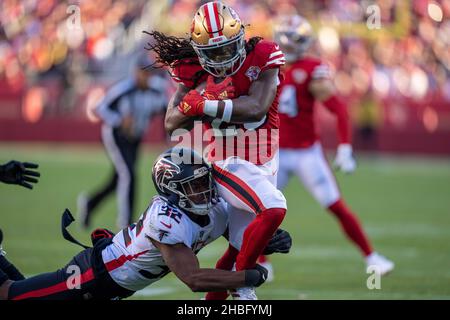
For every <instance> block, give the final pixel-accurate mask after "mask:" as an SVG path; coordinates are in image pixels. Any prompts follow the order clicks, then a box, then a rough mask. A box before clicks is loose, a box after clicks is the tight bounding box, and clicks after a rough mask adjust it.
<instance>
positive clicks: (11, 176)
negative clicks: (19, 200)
mask: <svg viewBox="0 0 450 320" xmlns="http://www.w3.org/2000/svg"><path fill="white" fill-rule="evenodd" d="M38 167H39V166H38V165H37V164H34V163H29V162H19V161H14V160H12V161H10V162H8V163H7V164H4V165H2V166H0V181H2V182H4V183H7V184H18V185H20V186H23V187H25V188H28V189H33V185H32V184H31V183H37V182H38V180H37V179H36V178H33V177H40V176H41V175H40V173H39V172H37V171H35V170H28V169H36V168H38Z"/></svg>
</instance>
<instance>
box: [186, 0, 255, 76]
mask: <svg viewBox="0 0 450 320" xmlns="http://www.w3.org/2000/svg"><path fill="white" fill-rule="evenodd" d="M191 45H192V47H193V48H194V50H195V52H196V53H197V55H198V58H199V61H200V64H201V65H202V67H203V68H204V69H205V70H206V71H208V72H209V73H210V74H212V75H213V76H215V77H226V76H231V75H233V74H235V73H236V72H237V71H238V70H239V68H240V67H241V66H242V64H243V63H244V61H245V57H246V52H245V39H244V26H243V25H242V22H241V19H240V18H239V16H238V15H237V13H236V12H235V11H234V10H233V9H232V8H231V7H229V6H227V5H226V4H224V3H222V2H220V1H213V2H208V3H205V4H204V5H202V6H201V7H200V8H199V9H198V10H197V12H196V13H195V16H194V19H193V21H192V25H191Z"/></svg>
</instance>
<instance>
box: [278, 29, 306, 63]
mask: <svg viewBox="0 0 450 320" xmlns="http://www.w3.org/2000/svg"><path fill="white" fill-rule="evenodd" d="M275 41H276V42H277V43H278V44H279V45H280V48H281V50H282V51H283V54H284V56H285V58H286V61H287V62H288V63H292V62H295V61H296V60H297V59H299V58H301V57H302V56H303V55H304V54H305V52H306V51H307V50H308V49H309V47H310V46H311V44H312V41H313V40H312V37H310V36H300V35H298V34H297V33H295V32H277V33H276V34H275Z"/></svg>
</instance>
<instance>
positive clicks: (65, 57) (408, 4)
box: [0, 0, 450, 131]
mask: <svg viewBox="0 0 450 320" xmlns="http://www.w3.org/2000/svg"><path fill="white" fill-rule="evenodd" d="M203 2H206V1H192V0H172V1H170V0H169V1H156V0H150V1H148V0H133V1H129V0H78V1H58V0H1V1H0V20H1V26H0V84H1V85H0V104H1V103H2V96H4V95H8V94H10V93H11V92H19V93H20V94H21V97H22V99H23V101H22V104H24V105H25V106H26V105H27V103H29V104H30V105H32V106H33V107H30V110H28V108H26V107H25V108H24V110H25V111H23V113H24V115H25V117H26V118H27V119H29V120H30V121H36V119H39V117H41V116H42V115H49V116H51V115H54V114H59V115H61V114H63V115H64V114H72V113H74V111H77V110H80V108H82V107H81V105H85V104H86V103H87V104H89V101H97V100H98V97H99V96H101V94H102V91H99V90H97V91H95V90H94V89H95V88H96V87H105V86H108V85H110V84H111V83H112V82H114V81H116V80H118V79H119V78H121V77H122V76H123V75H124V74H125V73H126V72H128V70H129V65H130V59H132V58H133V57H134V56H135V55H136V53H137V52H139V51H142V50H143V48H144V46H145V42H146V41H147V40H148V39H147V38H146V35H145V34H143V33H142V31H143V30H152V29H157V30H161V31H164V32H170V33H173V34H177V35H179V36H185V35H187V31H188V29H189V25H190V22H191V19H192V14H193V13H194V12H195V10H196V9H197V8H198V6H199V4H201V3H203ZM225 2H226V3H228V4H230V5H231V6H232V7H234V8H235V10H236V11H237V12H238V13H239V15H240V16H241V18H242V20H243V21H244V22H245V23H246V24H249V26H248V27H247V31H248V32H247V33H248V36H250V35H256V34H257V35H262V36H263V37H265V38H270V37H271V26H272V24H273V22H274V21H275V19H276V17H277V16H279V15H283V14H287V13H288V14H290V13H299V14H301V15H303V16H305V17H307V18H308V19H309V20H310V21H311V23H312V25H313V27H314V30H315V33H316V39H317V41H316V50H317V51H318V53H320V55H321V56H322V57H323V58H324V59H325V60H327V61H329V62H330V63H331V64H332V65H333V66H334V68H335V72H336V85H337V88H338V90H339V92H340V93H341V94H342V95H343V96H346V97H349V98H351V101H353V102H354V103H353V104H352V105H353V106H357V107H354V109H352V114H353V115H354V116H355V118H356V119H357V121H359V122H360V124H361V125H364V123H365V122H367V124H368V125H373V124H374V123H376V122H377V121H380V119H381V116H380V112H382V110H383V108H381V107H379V106H382V104H383V100H386V99H389V101H391V102H392V101H401V102H402V103H403V104H404V105H407V104H414V103H422V105H426V108H428V109H427V110H426V111H425V112H423V113H422V114H423V115H424V118H423V121H421V123H422V125H424V126H425V127H426V128H427V130H429V131H433V130H436V128H437V127H438V126H439V123H437V122H439V121H438V120H437V119H439V116H440V113H441V109H442V105H444V108H445V107H447V108H448V107H449V105H450V50H449V48H450V19H449V18H450V0H435V1H428V0H411V1H403V0H372V1H369V0H366V1H364V0H363V1H357V0H316V1H312V0H311V1H306V0H264V1H256V0H239V1H238V0H229V1H225ZM374 5H376V7H375V9H374ZM378 13H379V17H380V19H379V22H380V25H379V26H378V27H377V26H375V27H373V25H368V23H367V21H372V22H373V21H377V19H375V18H376V17H375V18H374V16H373V15H377V14H378ZM93 90H94V91H95V93H92V91H93ZM36 101H42V103H41V104H40V106H39V108H38V107H36V106H35V105H36V104H37V102H36ZM86 101H87V102H86ZM402 103H399V105H401V104H402ZM91 104H92V103H91ZM36 108H38V109H39V110H38V111H36V110H35V109H36ZM83 108H86V107H85V106H83ZM392 108H396V106H393V107H392ZM46 109H47V110H46ZM448 109H450V108H448ZM402 112H404V111H402V108H401V107H399V108H398V110H397V109H396V110H394V111H393V113H392V114H393V115H394V118H393V119H394V121H400V122H401V121H402V114H403V113H402ZM79 114H83V115H84V113H79ZM0 117H1V113H0ZM425 118H426V119H425ZM377 119H378V120H377ZM400 122H399V123H400Z"/></svg>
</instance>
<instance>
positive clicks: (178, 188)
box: [166, 166, 218, 215]
mask: <svg viewBox="0 0 450 320" xmlns="http://www.w3.org/2000/svg"><path fill="white" fill-rule="evenodd" d="M166 188H167V189H169V190H170V191H172V192H173V193H175V194H177V195H178V196H179V199H178V206H179V207H180V208H181V209H183V210H186V211H189V212H192V213H194V214H197V215H207V214H208V213H209V212H210V210H211V208H212V207H213V206H214V205H215V204H217V201H218V199H217V190H216V186H215V184H214V180H213V178H212V175H211V171H210V170H209V168H207V167H205V166H201V167H199V168H197V169H195V170H194V174H193V175H192V176H190V177H187V178H184V179H182V180H172V181H170V182H169V184H168V185H167V186H166Z"/></svg>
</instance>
